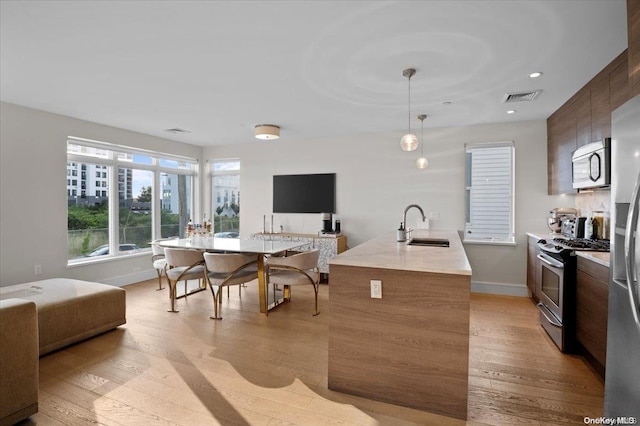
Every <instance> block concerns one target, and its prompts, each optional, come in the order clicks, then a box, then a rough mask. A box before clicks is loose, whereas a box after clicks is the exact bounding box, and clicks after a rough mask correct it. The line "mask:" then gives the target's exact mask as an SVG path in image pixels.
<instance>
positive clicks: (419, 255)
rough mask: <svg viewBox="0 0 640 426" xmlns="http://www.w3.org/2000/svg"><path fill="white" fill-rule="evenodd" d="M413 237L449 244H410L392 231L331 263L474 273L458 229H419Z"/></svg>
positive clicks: (339, 256) (442, 272)
mask: <svg viewBox="0 0 640 426" xmlns="http://www.w3.org/2000/svg"><path fill="white" fill-rule="evenodd" d="M414 237H420V238H446V239H448V240H449V247H423V246H410V245H407V243H406V242H397V241H396V233H395V232H389V233H385V234H384V235H381V236H379V237H376V238H374V239H372V240H369V241H366V242H364V243H363V244H360V245H358V246H356V247H353V248H351V249H349V250H347V251H345V252H343V253H341V254H339V255H338V256H335V257H333V258H332V259H331V260H330V261H329V265H344V266H361V267H368V268H382V269H398V270H405V271H419V272H434V273H440V274H455V275H471V265H469V260H468V259H467V254H466V253H465V251H464V247H463V246H462V242H461V241H460V237H459V235H458V231H454V230H419V233H416V231H414Z"/></svg>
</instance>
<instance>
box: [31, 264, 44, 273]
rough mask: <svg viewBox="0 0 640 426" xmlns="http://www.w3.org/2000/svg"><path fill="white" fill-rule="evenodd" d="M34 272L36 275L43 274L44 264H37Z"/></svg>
mask: <svg viewBox="0 0 640 426" xmlns="http://www.w3.org/2000/svg"><path fill="white" fill-rule="evenodd" d="M33 273H34V274H36V275H42V265H35V266H34V267H33Z"/></svg>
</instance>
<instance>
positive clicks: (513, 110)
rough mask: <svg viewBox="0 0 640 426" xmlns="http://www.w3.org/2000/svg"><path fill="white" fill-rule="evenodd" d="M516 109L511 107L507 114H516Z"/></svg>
mask: <svg viewBox="0 0 640 426" xmlns="http://www.w3.org/2000/svg"><path fill="white" fill-rule="evenodd" d="M515 113H516V110H515V109H510V110H509V111H507V114H515Z"/></svg>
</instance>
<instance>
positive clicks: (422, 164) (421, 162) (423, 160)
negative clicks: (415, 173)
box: [416, 157, 429, 169]
mask: <svg viewBox="0 0 640 426" xmlns="http://www.w3.org/2000/svg"><path fill="white" fill-rule="evenodd" d="M416 166H418V168H419V169H426V168H427V167H429V160H427V157H420V158H418V159H417V160H416Z"/></svg>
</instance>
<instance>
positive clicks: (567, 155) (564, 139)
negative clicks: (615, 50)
mask: <svg viewBox="0 0 640 426" xmlns="http://www.w3.org/2000/svg"><path fill="white" fill-rule="evenodd" d="M639 1H640V0H639ZM626 63H627V51H626V50H625V51H624V52H622V53H621V54H620V55H618V57H616V58H615V59H614V60H613V61H611V63H610V64H609V65H607V66H606V67H605V68H604V69H603V70H602V71H600V72H599V73H598V74H597V75H596V76H595V77H594V78H593V79H592V80H591V81H590V82H589V83H587V84H586V85H585V86H584V87H583V88H582V89H580V90H579V91H578V93H576V94H575V95H573V97H571V99H569V100H568V101H567V102H566V103H565V104H564V105H563V106H561V107H560V108H559V109H558V110H557V111H556V112H554V113H553V114H552V115H551V116H550V117H549V118H548V119H547V167H548V168H547V173H548V186H547V192H548V193H549V195H555V194H569V193H575V192H576V191H575V190H574V189H573V185H572V183H571V156H572V154H573V151H575V150H576V148H579V147H581V146H583V145H586V144H588V143H591V142H596V141H600V140H603V139H604V138H609V137H611V111H613V110H614V109H615V108H617V107H619V106H620V105H622V104H623V103H625V102H626V101H627V100H628V99H629V98H630V89H629V84H628V76H627V74H626V73H625V72H624V70H625V64H626Z"/></svg>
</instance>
